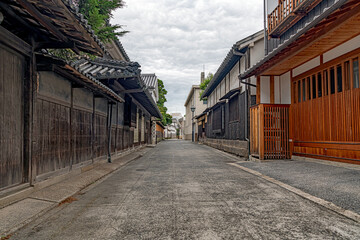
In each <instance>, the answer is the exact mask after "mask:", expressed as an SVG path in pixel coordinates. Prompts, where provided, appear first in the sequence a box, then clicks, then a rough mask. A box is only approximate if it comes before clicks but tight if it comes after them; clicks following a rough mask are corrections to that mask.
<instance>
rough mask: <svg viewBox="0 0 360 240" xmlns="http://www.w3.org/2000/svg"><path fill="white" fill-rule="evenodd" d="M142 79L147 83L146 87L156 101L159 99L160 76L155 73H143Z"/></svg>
mask: <svg viewBox="0 0 360 240" xmlns="http://www.w3.org/2000/svg"><path fill="white" fill-rule="evenodd" d="M141 79H142V80H143V82H144V83H145V85H146V88H147V89H148V91H149V92H150V94H151V96H152V98H153V99H154V102H156V103H157V102H158V101H159V88H158V78H157V76H156V75H155V73H151V74H141Z"/></svg>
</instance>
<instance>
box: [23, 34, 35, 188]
mask: <svg viewBox="0 0 360 240" xmlns="http://www.w3.org/2000/svg"><path fill="white" fill-rule="evenodd" d="M31 43H32V49H31V57H30V67H29V68H30V76H29V84H28V87H29V89H27V91H28V93H29V95H27V94H26V95H27V99H26V100H29V102H28V103H27V104H26V107H25V109H26V110H25V113H24V115H25V116H27V117H26V120H25V122H24V123H25V124H26V125H25V126H26V128H28V129H27V131H26V133H25V136H24V137H25V138H24V140H25V141H26V142H25V154H24V161H25V162H26V161H28V165H27V166H26V165H25V166H24V167H27V169H25V171H28V172H27V173H24V175H25V174H27V175H28V176H24V180H29V182H30V185H31V186H33V185H34V183H35V181H36V159H35V157H36V155H35V154H34V152H33V150H34V149H35V146H36V144H38V143H37V142H36V141H34V139H33V132H34V113H35V112H36V97H37V86H38V79H37V77H38V75H37V71H36V57H35V48H36V43H35V40H34V38H32V39H31ZM25 91H26V89H25ZM27 178H28V179H27Z"/></svg>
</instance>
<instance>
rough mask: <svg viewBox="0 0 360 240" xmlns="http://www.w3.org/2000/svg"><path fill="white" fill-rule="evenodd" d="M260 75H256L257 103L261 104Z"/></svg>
mask: <svg viewBox="0 0 360 240" xmlns="http://www.w3.org/2000/svg"><path fill="white" fill-rule="evenodd" d="M260 78H261V77H260V76H257V77H256V104H260V97H261V95H260V94H261V91H260V84H261V83H260Z"/></svg>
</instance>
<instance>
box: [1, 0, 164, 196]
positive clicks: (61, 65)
mask: <svg viewBox="0 0 360 240" xmlns="http://www.w3.org/2000/svg"><path fill="white" fill-rule="evenodd" d="M0 16H1V17H0V96H2V97H1V98H2V100H1V101H0V191H2V190H4V189H10V188H11V187H23V186H24V187H26V186H29V185H34V184H35V183H37V182H39V181H41V180H44V179H48V178H49V177H50V176H51V177H53V176H57V175H60V174H63V173H66V172H69V171H72V170H74V169H80V168H82V167H83V166H85V165H88V164H92V163H94V162H95V161H98V160H101V159H103V160H105V159H108V160H109V161H111V158H112V157H113V156H116V154H117V153H120V152H121V151H125V150H127V149H131V148H133V147H134V146H136V145H141V144H147V143H148V142H149V139H150V137H149V136H150V135H151V134H150V119H151V117H156V118H161V114H160V112H159V110H158V109H157V107H156V103H155V102H154V100H153V98H152V97H151V94H150V93H149V92H148V90H147V89H146V87H145V86H144V83H143V81H142V80H141V77H140V69H139V67H140V65H139V64H137V63H134V62H130V61H129V59H128V56H127V55H126V53H125V51H124V49H123V48H121V44H120V42H117V43H114V46H115V47H114V48H113V49H111V50H110V51H108V50H107V49H106V46H105V45H104V44H102V43H101V41H100V40H99V39H98V38H97V36H96V35H94V33H93V31H92V30H91V27H90V26H89V25H88V24H87V21H86V20H84V17H83V16H82V15H81V14H79V13H78V9H77V7H76V6H75V5H73V4H72V1H66V0H54V1H51V3H50V2H47V1H37V0H35V1H31V2H29V1H22V0H7V1H2V2H1V3H0ZM50 48H51V49H72V51H74V52H75V53H80V51H81V52H86V53H90V54H92V55H95V56H98V58H97V59H96V60H89V59H81V60H79V61H76V62H68V61H65V60H62V59H59V58H57V57H55V56H54V55H51V54H50V53H49V52H48V51H46V50H43V49H50ZM114 58H120V60H112V59H114ZM136 129H137V130H136ZM139 129H140V130H139ZM136 132H137V133H138V134H135V133H136ZM135 138H137V142H136V141H135Z"/></svg>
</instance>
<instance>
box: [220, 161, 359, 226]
mask: <svg viewBox="0 0 360 240" xmlns="http://www.w3.org/2000/svg"><path fill="white" fill-rule="evenodd" d="M227 164H228V165H231V166H234V167H237V168H240V169H241V170H244V171H246V172H248V173H251V174H253V175H255V176H258V177H261V178H263V179H265V180H267V181H269V182H271V183H274V184H276V185H278V186H280V187H282V188H285V189H286V190H288V191H290V192H293V193H295V194H296V195H299V196H300V197H302V198H305V199H307V200H310V201H312V202H314V203H316V204H319V205H321V206H323V207H325V208H327V209H329V210H331V211H334V212H336V213H338V214H340V215H343V216H345V217H347V218H350V219H351V220H354V221H356V222H359V223H360V215H359V214H357V213H355V212H353V211H351V210H346V209H344V208H342V207H339V206H337V205H335V204H334V203H332V202H329V201H326V200H324V199H322V198H318V197H315V196H313V195H311V194H308V193H306V192H304V191H302V190H300V189H298V188H295V187H292V186H290V185H288V184H286V183H283V182H281V181H278V180H276V179H274V178H271V177H269V176H266V175H264V174H262V173H259V172H257V171H254V170H252V169H249V168H247V167H243V166H240V165H239V164H236V163H227Z"/></svg>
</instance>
